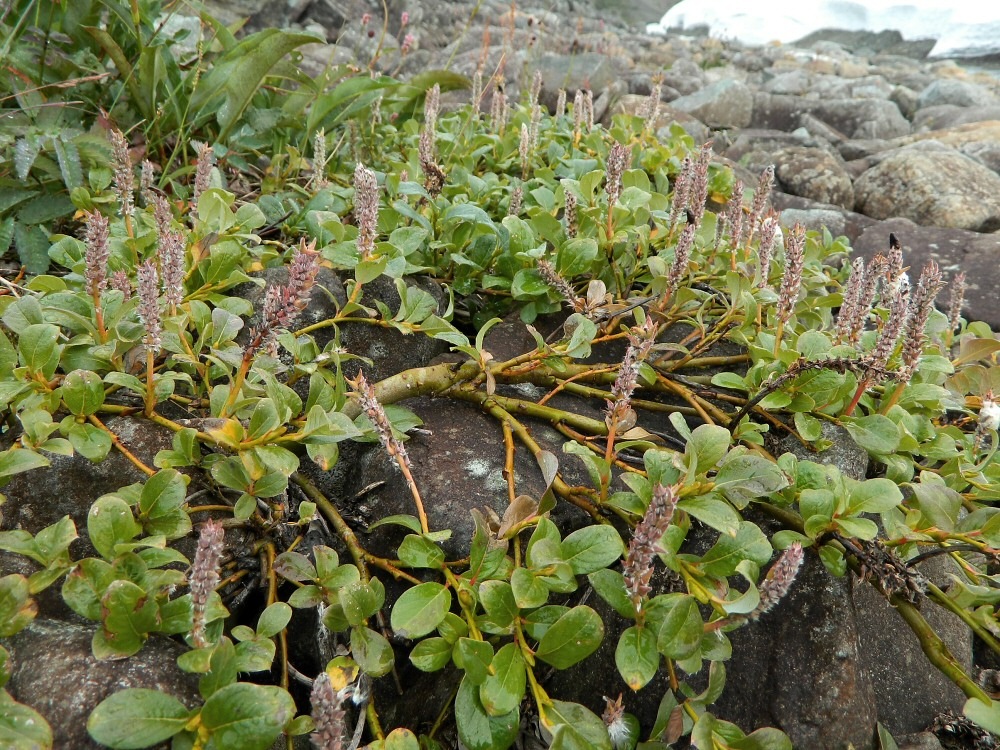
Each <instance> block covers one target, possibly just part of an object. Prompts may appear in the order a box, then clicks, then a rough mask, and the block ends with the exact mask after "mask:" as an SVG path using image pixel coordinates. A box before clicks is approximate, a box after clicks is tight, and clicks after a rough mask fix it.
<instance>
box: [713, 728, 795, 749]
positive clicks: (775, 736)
mask: <svg viewBox="0 0 1000 750" xmlns="http://www.w3.org/2000/svg"><path fill="white" fill-rule="evenodd" d="M729 746H730V747H732V748H733V750H793V749H792V741H791V740H790V739H789V738H788V735H786V734H785V733H784V732H782V731H781V730H780V729H775V728H774V727H764V728H763V729H758V730H757V731H755V732H751V733H750V734H748V735H747V736H746V737H743V738H741V739H738V740H733V741H731V742H730V743H729Z"/></svg>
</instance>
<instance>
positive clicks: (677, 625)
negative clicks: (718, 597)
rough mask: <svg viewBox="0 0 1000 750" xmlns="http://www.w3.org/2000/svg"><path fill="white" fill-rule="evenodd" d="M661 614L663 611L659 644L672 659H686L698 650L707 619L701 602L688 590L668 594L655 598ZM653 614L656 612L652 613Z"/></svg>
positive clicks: (654, 600)
mask: <svg viewBox="0 0 1000 750" xmlns="http://www.w3.org/2000/svg"><path fill="white" fill-rule="evenodd" d="M652 603H655V606H656V610H657V615H660V614H661V612H662V618H663V619H662V623H661V625H660V631H659V633H658V634H657V636H656V648H657V649H658V650H659V651H660V653H661V654H663V655H664V656H666V657H668V658H670V659H686V658H687V657H689V656H691V655H693V654H694V653H696V652H697V651H698V647H699V646H700V645H701V638H702V635H703V634H704V623H703V622H702V619H701V613H700V612H699V611H698V602H697V601H696V600H695V598H694V597H693V596H688V595H687V594H664V595H662V596H657V597H655V598H654V599H653V602H652ZM650 617H652V615H650Z"/></svg>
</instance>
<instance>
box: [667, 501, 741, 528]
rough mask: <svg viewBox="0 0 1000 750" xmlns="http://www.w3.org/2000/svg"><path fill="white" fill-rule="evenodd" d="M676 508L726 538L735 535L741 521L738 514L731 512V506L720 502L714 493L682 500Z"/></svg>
mask: <svg viewBox="0 0 1000 750" xmlns="http://www.w3.org/2000/svg"><path fill="white" fill-rule="evenodd" d="M677 507H678V508H680V509H681V510H683V511H684V512H686V513H690V514H691V515H692V516H694V517H695V518H697V519H698V520H699V521H701V522H702V523H703V524H705V525H707V526H711V527H712V528H713V529H715V530H716V531H721V532H722V533H723V534H726V535H728V536H735V535H736V533H737V532H738V531H739V528H740V523H741V522H742V520H743V519H742V518H741V517H740V514H739V513H737V512H736V511H735V510H733V506H731V505H730V504H729V503H727V502H725V501H724V500H720V499H719V498H718V497H717V496H716V495H715V493H710V494H708V495H699V496H698V497H689V498H684V499H683V500H681V501H680V502H679V503H678V504H677Z"/></svg>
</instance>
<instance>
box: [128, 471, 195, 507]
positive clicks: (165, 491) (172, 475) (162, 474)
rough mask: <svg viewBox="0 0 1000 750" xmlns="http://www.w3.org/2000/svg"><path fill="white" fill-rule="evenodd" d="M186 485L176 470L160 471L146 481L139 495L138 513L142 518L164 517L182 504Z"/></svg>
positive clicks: (182, 476)
mask: <svg viewBox="0 0 1000 750" xmlns="http://www.w3.org/2000/svg"><path fill="white" fill-rule="evenodd" d="M186 494H187V483H186V482H185V479H184V475H183V474H181V473H180V472H179V471H177V470H176V469H161V470H160V471H158V472H156V473H155V474H154V475H153V476H151V477H150V478H149V479H147V480H146V483H145V484H144V485H143V487H142V492H141V494H140V495H139V513H140V516H141V517H142V518H149V519H156V518H161V517H163V516H166V515H168V514H170V513H172V512H173V511H175V510H177V509H178V508H180V507H181V506H182V505H183V504H184V498H185V495H186Z"/></svg>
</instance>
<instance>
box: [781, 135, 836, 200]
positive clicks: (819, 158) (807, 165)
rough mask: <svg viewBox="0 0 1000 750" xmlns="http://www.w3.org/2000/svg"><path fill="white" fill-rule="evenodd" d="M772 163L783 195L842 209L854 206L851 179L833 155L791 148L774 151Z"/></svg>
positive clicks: (802, 148)
mask: <svg viewBox="0 0 1000 750" xmlns="http://www.w3.org/2000/svg"><path fill="white" fill-rule="evenodd" d="M774 163H775V177H776V178H777V181H778V184H779V185H780V187H781V189H782V190H784V191H785V192H786V193H791V194H792V195H799V196H802V197H803V198H808V199H810V200H814V201H816V202H818V203H832V204H833V205H835V206H842V207H844V208H852V207H853V206H854V188H853V187H852V186H851V178H850V175H848V174H847V172H846V170H845V169H844V163H843V160H842V159H840V157H839V155H837V153H836V152H832V151H831V150H828V149H822V148H807V147H804V146H792V147H787V148H783V149H780V150H778V151H776V152H775V153H774Z"/></svg>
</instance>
